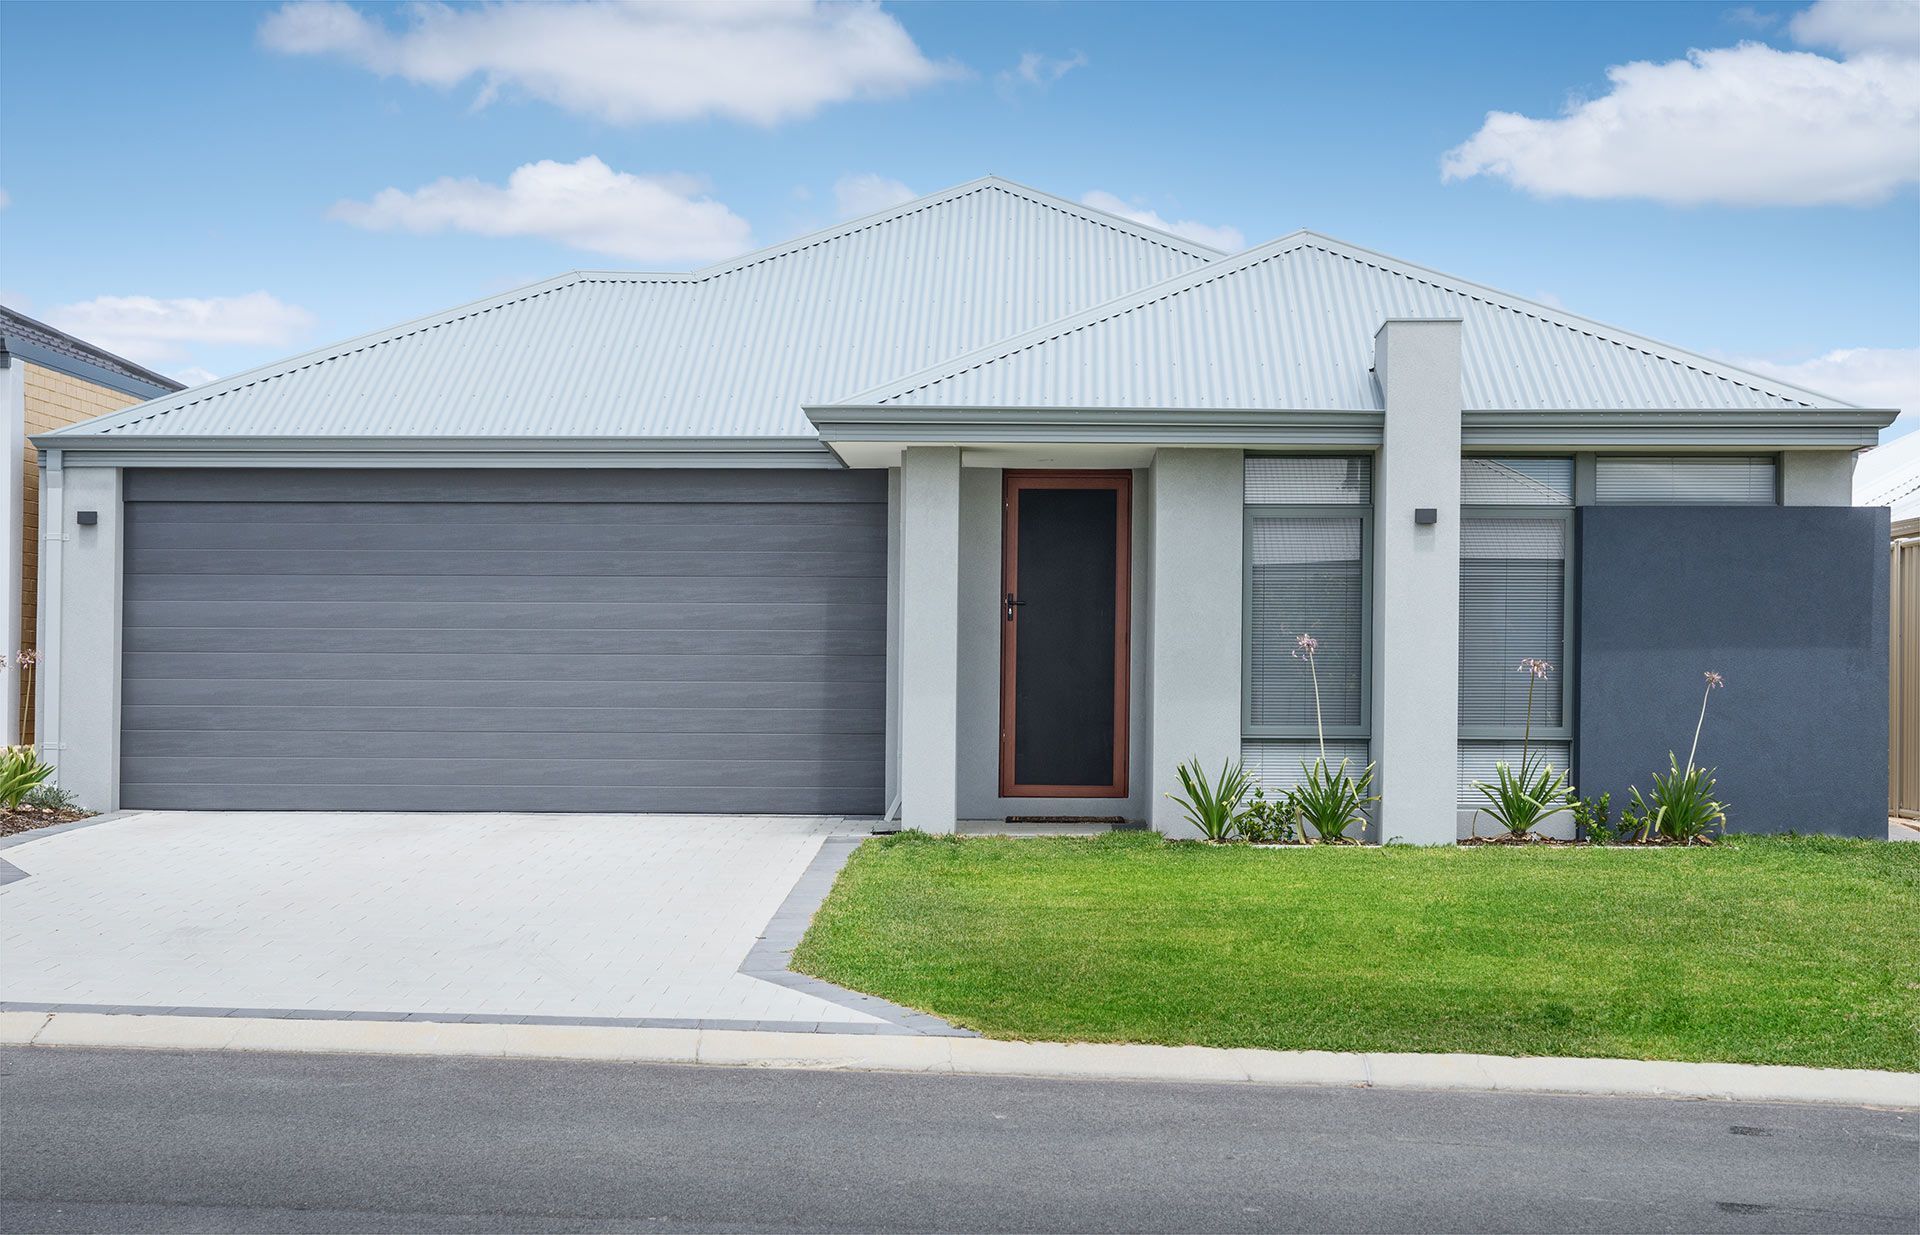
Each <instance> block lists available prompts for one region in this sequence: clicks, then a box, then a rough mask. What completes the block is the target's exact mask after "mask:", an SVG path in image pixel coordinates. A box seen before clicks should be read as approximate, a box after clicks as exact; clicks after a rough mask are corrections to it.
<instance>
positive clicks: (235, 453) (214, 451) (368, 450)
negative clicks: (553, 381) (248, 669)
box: [33, 433, 842, 468]
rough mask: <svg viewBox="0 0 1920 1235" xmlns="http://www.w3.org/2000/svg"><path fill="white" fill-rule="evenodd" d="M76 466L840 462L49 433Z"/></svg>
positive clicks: (47, 441)
mask: <svg viewBox="0 0 1920 1235" xmlns="http://www.w3.org/2000/svg"><path fill="white" fill-rule="evenodd" d="M33 443H34V445H35V446H37V447H39V448H40V449H42V450H51V449H56V448H57V449H59V450H61V451H63V452H65V455H66V466H68V467H326V468H343V467H352V468H401V467H473V468H589V467H614V468H646V467H653V468H709V467H751V468H839V467H840V466H842V465H841V463H840V461H839V460H838V459H837V458H835V457H834V455H833V452H831V451H830V450H828V449H827V448H826V447H825V446H824V445H822V444H821V442H820V441H819V439H817V438H811V437H733V438H706V437H701V438H689V437H662V438H651V439H649V438H631V437H623V438H586V437H579V438H500V437H488V438H447V437H418V438H404V437H401V438H379V437H353V438H348V437H253V438H236V437H210V438H189V437H150V438H149V437H138V436H131V435H127V434H115V433H103V434H95V435H92V436H88V437H69V436H59V435H53V434H42V435H40V436H37V437H35V438H34V439H33Z"/></svg>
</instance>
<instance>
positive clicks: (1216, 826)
mask: <svg viewBox="0 0 1920 1235" xmlns="http://www.w3.org/2000/svg"><path fill="white" fill-rule="evenodd" d="M1177 773H1178V775H1179V777H1180V792H1179V793H1169V794H1168V795H1167V797H1168V798H1170V799H1171V800H1173V801H1174V802H1177V803H1178V804H1179V806H1180V809H1181V810H1183V811H1185V812H1186V815H1187V818H1188V819H1189V820H1191V821H1192V823H1193V826H1195V827H1197V828H1199V829H1200V834H1201V835H1202V836H1205V837H1206V838H1207V839H1208V840H1210V841H1223V840H1227V839H1229V838H1230V837H1232V835H1233V833H1234V829H1235V827H1236V825H1237V824H1238V822H1239V819H1240V808H1241V804H1242V803H1243V802H1245V801H1246V800H1247V791H1248V790H1249V789H1251V788H1252V787H1253V778H1252V777H1251V776H1248V775H1247V770H1246V769H1245V768H1243V767H1241V766H1240V761H1239V760H1238V759H1235V760H1233V761H1232V762H1231V763H1223V764H1221V765H1220V777H1219V779H1218V780H1217V781H1211V782H1210V781H1208V779H1207V773H1206V769H1205V768H1202V767H1201V766H1200V759H1199V757H1198V756H1195V757H1194V758H1192V759H1189V760H1187V761H1186V762H1185V763H1183V764H1181V765H1180V766H1179V768H1178V769H1177Z"/></svg>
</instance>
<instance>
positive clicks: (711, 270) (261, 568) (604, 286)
mask: <svg viewBox="0 0 1920 1235" xmlns="http://www.w3.org/2000/svg"><path fill="white" fill-rule="evenodd" d="M1891 416H1892V413H1891V412H1884V411H1875V410H1863V409H1860V408H1857V407H1852V406H1849V405H1847V404H1844V403H1841V402H1839V401H1837V400H1834V399H1831V398H1827V397H1825V396H1822V395H1819V394H1817V393H1814V392H1811V391H1807V390H1802V389H1798V388H1796V387H1793V386H1789V385H1786V384H1783V383H1781V382H1777V381H1774V380H1772V379H1770V378H1765V377H1761V376H1758V375H1755V374H1752V373H1748V372H1745V371H1742V370H1740V369H1737V368H1734V367H1731V366H1729V365H1726V364H1724V363H1721V362H1719V361H1716V360H1712V359H1709V358H1706V357H1702V356H1698V355H1693V354H1691V353H1688V352H1685V351H1683V350H1680V349H1678V348H1673V347H1668V346H1666V345H1664V344H1661V343H1657V342H1654V341H1652V340H1649V339H1645V338H1641V337H1639V336H1637V335H1633V334H1629V333H1627V332H1624V331H1620V330H1615V329H1613V328H1611V327H1607V326H1602V325H1599V324H1597V323H1594V322H1590V321H1587V320H1585V319H1582V318H1579V317H1576V316H1573V315H1571V314H1567V313H1563V312H1560V311H1559V310H1556V309H1552V308H1548V307H1546V306H1543V305H1539V304H1534V303H1531V302H1529V301H1526V300H1522V299H1519V298H1517V297H1513V296H1508V295H1505V294H1504V293H1500V292H1496V291H1493V290H1491V289H1488V288H1484V287H1480V286H1477V285H1475V284H1472V283H1468V282H1465V281H1463V280H1459V279H1455V278H1452V277H1450V276H1446V275H1441V274H1437V273H1435V272H1433V271H1430V270H1426V269H1423V268H1421V267H1418V266H1414V265H1411V264H1408V263H1406V262H1402V261H1398V260H1395V259H1392V258H1388V257H1384V256H1381V255H1379V254H1377V253H1372V252H1369V251H1367V250H1365V249H1361V248H1357V247H1354V246H1352V245H1349V244H1345V243H1343V242H1340V241H1337V240H1332V239H1329V238H1327V237H1325V236H1321V235H1318V234H1315V233H1312V232H1297V233H1294V234H1292V235H1289V236H1286V237H1283V238H1281V239H1279V240H1275V241H1273V242H1272V243H1269V244H1265V245H1261V246H1259V247H1257V248H1253V249H1249V250H1247V251H1246V252H1244V253H1240V254H1236V255H1231V256H1229V255H1226V254H1222V253H1218V252H1215V251H1213V250H1211V249H1208V248H1206V247H1204V246H1201V245H1197V244H1194V243H1192V242H1189V241H1186V240H1183V239H1180V238H1178V237H1175V236H1172V235H1168V234H1165V233H1162V232H1159V231H1155V230H1153V229H1150V228H1146V227H1142V226H1139V225H1136V224H1134V223H1131V222H1128V221H1126V220H1123V219H1120V218H1116V217H1113V216H1111V215H1107V214H1103V213H1101V212H1099V211H1096V210H1090V209H1087V208H1085V207H1083V206H1079V205H1076V204H1073V203H1071V202H1067V201H1064V200H1061V199H1059V198H1055V197H1051V196H1049V195H1047V194H1044V193H1040V192H1036V191H1034V190H1031V189H1028V188H1024V187H1022V186H1020V185H1016V184H1012V183H1009V182H1007V181H1004V180H998V179H986V180H980V181H975V182H971V183H968V184H964V185H961V186H959V187H957V188H954V189H950V190H947V191H945V192H942V193H936V194H933V195H931V196H928V197H924V198H920V199H918V200H916V201H913V202H909V203H907V204H905V205H903V206H900V207H897V208H895V209H892V210H888V211H885V212H882V213H880V214H876V215H873V216H870V217H868V218H864V219H860V220H857V221H855V222H852V223H848V224H844V225H842V226H839V227H835V228H832V229H830V230H828V231H824V232H820V233H818V234H815V235H811V236H807V237H804V238H802V239H800V240H796V241H792V242H790V243H787V244H782V245H778V246H775V247H773V248H770V249H766V250H762V251H760V252H757V253H753V254H749V255H747V256H745V257H741V258H737V259H735V260H732V261H729V262H724V263H721V264H719V265H715V266H711V267H708V268H706V269H702V270H697V271H694V272H691V273H686V274H635V273H613V272H576V273H573V274H568V275H563V276H561V277H559V278H555V279H551V280H548V281H546V282H543V283H537V284H534V285H532V286H530V287H525V288H521V289H519V290H517V291H512V292H508V293H506V294H504V295H499V296H495V297H492V298H489V299H487V300H483V301H479V302H477V303H474V304H470V305H466V306H463V307H461V308H457V309H453V310H450V311H448V312H445V313H437V314H433V315H431V316H428V317H423V318H420V319H418V320H416V321H412V322H408V323H406V324H404V325H401V326H397V327H394V328H393V329H390V330H383V331H378V332H376V333H373V334H370V335H366V336H363V337H361V338H358V339H353V340H349V341H347V342H345V343H342V344H338V345H335V346H332V347H326V348H321V349H318V350H316V351H313V352H309V353H307V354H305V355H302V356H297V357H294V358H292V359H290V360H287V361H284V362H280V363H277V364H272V365H268V366H266V367H263V368H260V369H256V370H254V371H252V372H248V373H242V374H239V375H237V376H235V377H232V378H228V379H226V380H223V381H220V382H215V383H211V384H208V385H205V386H201V387H198V388H195V389H192V390H188V391H184V392H180V393H178V394H169V395H165V396H162V397H160V398H156V399H153V400H150V401H148V402H146V403H143V404H140V405H138V406H135V407H131V408H127V409H125V410H122V411H119V412H116V413H114V414H112V415H109V416H106V417H103V418H100V419H98V420H94V421H91V422H88V423H86V424H82V425H77V426H73V427H70V428H66V429H61V430H57V431H54V432H50V433H44V434H41V435H39V436H38V437H36V439H35V441H36V442H37V444H38V445H39V446H40V447H41V451H42V459H43V467H44V468H45V475H46V492H47V499H46V501H47V510H48V526H49V528H55V527H57V528H61V529H64V533H63V534H64V539H52V538H50V539H49V540H48V542H47V544H46V546H45V553H44V565H43V570H44V572H45V579H46V585H45V592H46V594H47V603H46V604H45V606H44V607H43V613H42V624H43V627H42V628H43V642H44V647H45V650H46V656H47V663H46V665H45V666H44V667H43V674H42V677H41V683H40V690H41V708H42V713H43V717H44V725H43V730H42V734H41V742H42V745H43V747H44V749H45V751H46V754H47V757H48V758H49V759H50V760H52V761H54V762H56V763H57V764H58V765H59V768H60V777H61V783H62V784H63V785H65V786H66V787H67V788H68V789H70V790H72V791H74V792H76V793H78V794H80V795H81V797H82V798H83V799H84V800H85V801H87V802H88V803H90V804H91V805H94V806H96V807H103V808H104V807H181V808H279V809H303V808H312V809H320V808H327V809H349V810H353V809H369V810H371V809H419V810H438V809H462V810H488V809H503V810H507V809H510V810H565V811H596V810H621V811H670V812H720V813H740V812H745V813H762V812H826V813H836V814H850V815H871V816H886V817H889V818H893V819H897V820H898V821H900V822H901V823H902V824H904V825H905V826H907V827H917V828H923V829H926V830H929V831H949V830H952V829H953V828H954V827H955V824H956V821H957V820H965V819H980V818H988V819H997V818H1000V817H1003V816H1007V815H1043V816H1045V815H1056V816H1057V815H1093V816H1119V817H1123V818H1127V819H1133V820H1143V821H1146V822H1148V823H1150V824H1151V825H1152V826H1154V827H1158V828H1162V829H1165V830H1167V831H1169V832H1178V831H1179V830H1180V829H1181V828H1182V827H1183V826H1184V825H1182V824H1181V823H1180V822H1179V817H1178V812H1177V810H1176V808H1175V807H1174V805H1173V803H1172V802H1170V801H1169V800H1168V799H1167V798H1166V796H1165V795H1166V793H1167V792H1168V791H1169V790H1170V789H1172V788H1173V787H1174V783H1175V781H1174V768H1175V766H1176V765H1177V764H1178V763H1179V762H1180V761H1182V760H1184V759H1187V758H1188V757H1190V756H1196V755H1197V756H1199V757H1200V758H1201V759H1202V761H1203V762H1205V763H1207V764H1209V765H1211V766H1218V765H1219V764H1220V763H1221V762H1223V761H1224V760H1227V759H1231V758H1236V757H1240V758H1244V759H1245V760H1246V761H1247V763H1248V764H1249V765H1250V766H1251V767H1253V768H1254V769H1255V770H1256V771H1257V772H1258V773H1259V774H1260V775H1261V776H1262V777H1263V778H1266V779H1268V780H1269V781H1271V782H1273V783H1283V782H1285V781H1286V780H1287V778H1289V777H1291V776H1297V775H1298V769H1299V765H1300V761H1301V759H1302V758H1303V757H1305V756H1307V755H1308V753H1309V752H1312V751H1316V750H1317V748H1318V747H1317V742H1318V739H1317V736H1316V734H1317V729H1316V714H1317V715H1318V716H1319V717H1320V718H1321V719H1322V720H1324V724H1325V733H1326V741H1327V746H1328V753H1329V754H1330V755H1331V756H1334V757H1336V758H1337V757H1339V756H1343V755H1346V756H1352V757H1354V758H1357V759H1372V760H1374V761H1377V763H1378V764H1379V775H1380V786H1381V789H1382V791H1383V792H1384V795H1385V800H1384V802H1383V803H1382V804H1381V809H1380V819H1379V821H1378V828H1377V830H1376V834H1375V835H1376V837H1378V838H1385V839H1392V838H1402V839H1405V840H1409V841H1414V842H1423V843H1442V842H1451V841H1452V840H1453V839H1454V837H1455V836H1456V835H1457V834H1458V833H1460V832H1462V831H1464V830H1465V829H1467V828H1468V827H1470V826H1474V825H1473V824H1472V822H1471V820H1472V812H1471V806H1470V804H1471V802H1472V800H1473V795H1472V792H1471V787H1470V783H1471V781H1472V779H1473V778H1474V777H1475V776H1478V775H1483V774H1485V773H1486V772H1487V771H1488V770H1489V769H1490V768H1491V766H1492V764H1493V762H1494V761H1495V760H1496V759H1500V758H1508V757H1511V756H1512V755H1513V754H1514V753H1515V752H1516V751H1517V749H1518V747H1519V744H1520V742H1521V740H1522V738H1523V737H1526V738H1528V739H1530V740H1531V741H1532V742H1534V743H1535V744H1536V746H1539V747H1544V748H1546V749H1548V750H1550V751H1552V752H1553V754H1554V756H1555V757H1556V758H1557V759H1562V760H1566V761H1569V762H1570V763H1571V766H1572V767H1573V769H1574V772H1575V774H1576V776H1577V777H1578V778H1579V781H1580V784H1581V786H1582V788H1583V789H1585V790H1587V791H1588V792H1599V791H1602V790H1610V791H1612V792H1613V793H1614V794H1615V797H1616V800H1617V799H1618V798H1619V796H1620V795H1621V794H1622V793H1623V791H1624V790H1625V789H1626V788H1627V786H1628V784H1629V783H1632V782H1634V781H1635V780H1638V781H1639V782H1640V783H1641V784H1643V785H1644V784H1645V783H1646V782H1645V779H1644V778H1645V775H1646V773H1647V772H1649V771H1651V770H1653V769H1655V768H1657V767H1658V768H1664V766H1665V756H1666V753H1667V751H1669V750H1670V749H1677V750H1682V751H1684V749H1685V748H1686V745H1687V742H1688V740H1689V738H1690V736H1691V734H1692V731H1693V726H1694V720H1695V714H1696V711H1697V708H1698V706H1699V697H1698V691H1699V689H1700V687H1701V673H1702V671H1704V670H1715V671H1718V672H1721V673H1723V674H1725V676H1726V677H1727V679H1728V682H1729V685H1728V687H1727V689H1726V690H1725V691H1724V692H1723V697H1722V698H1721V699H1719V700H1718V701H1717V702H1716V707H1715V711H1714V713H1713V715H1712V717H1711V718H1710V719H1709V721H1708V728H1707V734H1706V737H1705V740H1704V742H1703V744H1702V753H1703V758H1704V759H1705V761H1707V762H1711V763H1714V764H1717V765H1718V766H1719V767H1720V769H1721V783H1722V789H1723V791H1724V793H1725V794H1726V796H1727V797H1728V798H1729V800H1730V801H1731V802H1732V804H1733V807H1734V819H1735V821H1736V824H1737V826H1740V827H1744V828H1749V829H1756V830H1772V829H1783V828H1799V829H1802V830H1811V829H1826V830H1832V831H1839V832H1858V833H1861V834H1867V833H1869V832H1874V831H1875V830H1876V829H1884V826H1885V823H1884V817H1883V816H1882V814H1881V811H1880V806H1881V802H1880V796H1881V795H1880V788H1879V787H1880V785H1881V784H1882V783H1883V782H1884V780H1885V776H1886V765H1885V764H1884V762H1882V760H1883V752H1884V751H1885V750H1886V745H1887V729H1886V724H1887V722H1886V715H1885V712H1884V710H1883V709H1882V708H1881V707H1880V705H1879V700H1880V699H1881V698H1882V691H1883V690H1884V683H1885V681H1886V672H1887V665H1886V655H1887V637H1886V626H1885V616H1884V615H1885V612H1886V603H1885V594H1886V587H1887V564H1886V549H1885V546H1886V535H1887V522H1886V516H1885V514H1884V512H1874V511H1863V510H1857V509H1854V508H1852V507H1851V505H1850V502H1851V492H1850V481H1851V474H1852V465H1853V454H1854V452H1856V451H1858V450H1860V449H1862V448H1864V447H1866V446H1868V445H1870V444H1871V443H1872V442H1873V441H1874V439H1875V435H1876V434H1877V432H1878V430H1879V429H1880V427H1881V426H1882V425H1884V424H1886V423H1887V422H1888V421H1889V420H1890V419H1891ZM1301 634H1311V635H1313V636H1314V637H1315V638H1316V639H1317V640H1318V642H1319V652H1318V654H1317V658H1316V660H1315V662H1314V663H1313V664H1312V665H1311V666H1309V664H1308V663H1307V662H1305V661H1302V660H1299V659H1296V658H1295V657H1294V656H1293V654H1292V653H1293V652H1294V651H1295V645H1296V641H1297V639H1298V636H1299V635H1301ZM1528 656H1540V657H1545V658H1546V659H1548V660H1550V661H1552V662H1553V663H1554V664H1555V665H1556V670H1555V673H1554V675H1553V676H1552V677H1551V678H1550V679H1549V680H1548V681H1547V682H1546V683H1545V684H1544V685H1543V686H1542V687H1541V688H1540V689H1539V690H1538V692H1537V695H1536V697H1535V698H1534V699H1533V705H1532V706H1533V712H1532V716H1531V724H1530V725H1529V718H1528V714H1527V711H1526V709H1527V702H1528V694H1527V691H1528V687H1527V683H1526V681H1525V680H1524V679H1523V678H1522V677H1521V676H1520V675H1519V674H1517V673H1515V672H1514V666H1515V664H1517V662H1518V661H1519V660H1520V659H1521V658H1522V657H1528ZM1310 669H1311V670H1312V673H1313V674H1314V675H1317V679H1318V680H1317V691H1316V688H1315V682H1314V678H1313V677H1312V676H1310V673H1309V670H1310ZM1815 771H1817V772H1818V773H1819V775H1818V777H1817V778H1816V777H1814V776H1813V775H1810V774H1811V773H1813V772H1815ZM1876 834H1883V833H1879V832H1876Z"/></svg>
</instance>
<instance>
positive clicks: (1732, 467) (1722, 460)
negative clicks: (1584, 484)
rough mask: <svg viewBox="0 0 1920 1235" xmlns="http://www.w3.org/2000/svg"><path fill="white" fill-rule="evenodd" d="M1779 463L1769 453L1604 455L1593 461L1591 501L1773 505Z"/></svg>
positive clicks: (1639, 503) (1656, 503)
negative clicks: (1742, 454)
mask: <svg viewBox="0 0 1920 1235" xmlns="http://www.w3.org/2000/svg"><path fill="white" fill-rule="evenodd" d="M1777 470H1778V463H1777V461H1776V460H1775V459H1773V458H1772V457H1771V456H1757V457H1752V458H1749V457H1745V456H1732V457H1723V456H1718V455H1668V456H1660V457H1654V456H1644V457H1626V456H1611V455H1602V456H1601V457H1600V458H1598V459H1596V460H1595V461H1594V500H1595V501H1598V502H1602V503H1607V504H1618V505H1641V506H1659V505H1669V506H1722V505H1724V506H1740V505H1747V506H1771V505H1773V504H1774V502H1775V501H1776V500H1777V497H1776V493H1777V488H1778V478H1777V476H1776V472H1777Z"/></svg>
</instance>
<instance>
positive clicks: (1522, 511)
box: [1454, 504, 1578, 742]
mask: <svg viewBox="0 0 1920 1235" xmlns="http://www.w3.org/2000/svg"><path fill="white" fill-rule="evenodd" d="M1577 509H1578V508H1577V507H1575V506H1572V505H1566V506H1514V505H1506V504H1502V505H1492V506H1488V505H1476V506H1462V507H1461V508H1460V523H1461V525H1462V527H1463V528H1464V527H1465V525H1466V523H1467V521H1468V520H1469V519H1527V520H1530V521H1532V522H1536V523H1538V522H1543V521H1545V520H1546V519H1549V518H1555V517H1557V518H1558V519H1559V520H1560V521H1561V523H1562V524H1563V525H1564V527H1565V530H1564V533H1563V536H1564V539H1563V540H1562V541H1561V543H1562V544H1564V545H1565V546H1566V550H1567V552H1566V557H1565V558H1564V559H1562V560H1563V563H1564V569H1563V570H1562V571H1561V572H1560V574H1561V578H1560V588H1561V603H1560V659H1559V660H1558V661H1556V662H1555V663H1554V667H1553V668H1554V673H1555V675H1556V676H1557V677H1558V678H1559V682H1560V723H1559V724H1558V725H1544V726H1542V725H1535V726H1534V728H1533V736H1534V737H1536V738H1539V739H1541V740H1542V741H1547V742H1571V741H1573V728H1574V726H1573V674H1572V673H1571V672H1570V671H1569V666H1568V664H1567V661H1568V660H1569V659H1570V654H1571V653H1572V651H1573V649H1574V646H1575V644H1574V635H1575V630H1574V555H1575V553H1576V552H1577V548H1576V546H1575V544H1574V536H1573V531H1574V528H1573V523H1574V512H1575V510H1577ZM1467 561H1468V558H1467V555H1466V554H1465V553H1464V552H1463V553H1462V554H1461V555H1460V562H1461V565H1462V566H1464V565H1465V564H1466V562H1467ZM1518 668H1519V667H1518V666H1517V665H1516V666H1515V671H1516V672H1517V671H1518ZM1455 672H1456V674H1457V673H1458V672H1459V670H1458V669H1456V670H1455ZM1454 725H1455V727H1456V728H1457V730H1458V736H1457V738H1456V740H1457V741H1463V742H1499V741H1507V740H1513V741H1518V740H1520V739H1521V738H1522V737H1523V736H1524V735H1525V733H1526V722H1525V721H1522V722H1521V723H1520V724H1517V725H1463V724H1461V723H1460V718H1459V711H1458V708H1457V707H1456V709H1455V715H1454Z"/></svg>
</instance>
